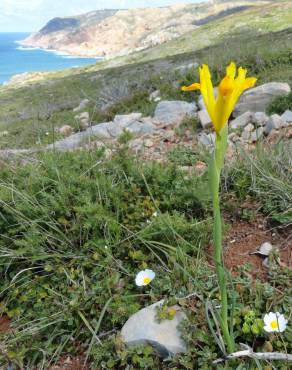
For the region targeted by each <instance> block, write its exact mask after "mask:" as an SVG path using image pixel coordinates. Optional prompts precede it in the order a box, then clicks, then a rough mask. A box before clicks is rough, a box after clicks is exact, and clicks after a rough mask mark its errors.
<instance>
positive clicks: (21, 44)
mask: <svg viewBox="0 0 292 370" xmlns="http://www.w3.org/2000/svg"><path fill="white" fill-rule="evenodd" d="M15 44H17V45H19V47H18V48H17V49H18V50H21V51H34V50H41V51H44V52H46V53H53V54H55V55H58V56H60V57H62V58H65V59H96V60H103V59H104V58H103V57H101V56H88V55H82V54H81V55H79V54H73V53H70V52H69V51H65V50H61V49H49V48H45V47H40V46H34V45H32V44H29V43H25V40H17V41H15Z"/></svg>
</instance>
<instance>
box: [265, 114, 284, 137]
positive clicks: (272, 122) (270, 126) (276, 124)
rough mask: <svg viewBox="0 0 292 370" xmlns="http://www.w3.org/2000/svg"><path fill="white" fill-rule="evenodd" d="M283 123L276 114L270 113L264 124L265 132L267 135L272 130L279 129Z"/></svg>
mask: <svg viewBox="0 0 292 370" xmlns="http://www.w3.org/2000/svg"><path fill="white" fill-rule="evenodd" d="M284 125H285V121H283V120H282V118H281V117H280V116H279V115H278V114H272V115H271V117H270V118H269V120H268V122H267V124H266V125H265V134H267V135H269V134H270V133H271V132H272V131H273V130H279V129H280V128H281V127H283V126H284Z"/></svg>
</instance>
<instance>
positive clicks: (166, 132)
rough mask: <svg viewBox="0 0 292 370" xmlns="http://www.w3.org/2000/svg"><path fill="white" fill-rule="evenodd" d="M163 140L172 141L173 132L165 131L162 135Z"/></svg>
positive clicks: (173, 137)
mask: <svg viewBox="0 0 292 370" xmlns="http://www.w3.org/2000/svg"><path fill="white" fill-rule="evenodd" d="M163 139H164V140H168V141H173V140H174V139H175V132H174V131H173V130H167V131H165V134H164V135H163Z"/></svg>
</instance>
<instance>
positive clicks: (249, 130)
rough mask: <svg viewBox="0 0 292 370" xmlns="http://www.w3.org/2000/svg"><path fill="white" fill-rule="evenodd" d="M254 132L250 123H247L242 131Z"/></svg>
mask: <svg viewBox="0 0 292 370" xmlns="http://www.w3.org/2000/svg"><path fill="white" fill-rule="evenodd" d="M253 130H254V125H253V124H252V123H249V124H248V125H247V126H245V128H244V129H243V131H246V132H252V131H253Z"/></svg>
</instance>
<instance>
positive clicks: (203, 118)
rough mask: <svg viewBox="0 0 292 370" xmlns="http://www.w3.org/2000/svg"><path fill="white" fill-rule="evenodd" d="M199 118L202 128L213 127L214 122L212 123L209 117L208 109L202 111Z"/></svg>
mask: <svg viewBox="0 0 292 370" xmlns="http://www.w3.org/2000/svg"><path fill="white" fill-rule="evenodd" d="M198 118H199V121H200V123H201V126H202V127H203V128H204V129H206V128H209V127H212V121H211V118H210V116H209V113H208V112H207V109H204V110H200V111H199V112H198Z"/></svg>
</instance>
